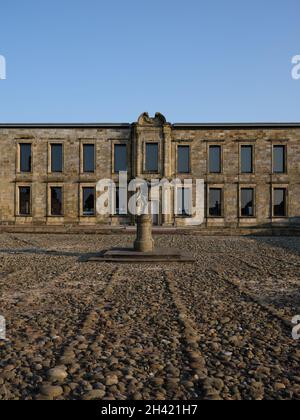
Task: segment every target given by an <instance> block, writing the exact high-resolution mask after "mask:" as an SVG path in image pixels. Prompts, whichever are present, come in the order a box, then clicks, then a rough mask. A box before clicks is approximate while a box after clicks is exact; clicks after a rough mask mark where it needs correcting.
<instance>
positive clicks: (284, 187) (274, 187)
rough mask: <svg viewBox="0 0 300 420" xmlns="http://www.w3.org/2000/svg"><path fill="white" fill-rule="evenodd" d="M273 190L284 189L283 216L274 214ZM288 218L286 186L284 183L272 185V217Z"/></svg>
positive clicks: (287, 192)
mask: <svg viewBox="0 0 300 420" xmlns="http://www.w3.org/2000/svg"><path fill="white" fill-rule="evenodd" d="M275 190H284V191H285V197H284V198H285V208H284V211H285V215H284V216H276V215H275V212H274V207H275ZM287 218H289V191H288V186H284V185H272V219H287Z"/></svg>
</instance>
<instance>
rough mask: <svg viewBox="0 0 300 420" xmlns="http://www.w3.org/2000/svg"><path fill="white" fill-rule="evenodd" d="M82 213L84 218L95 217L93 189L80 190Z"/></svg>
mask: <svg viewBox="0 0 300 420" xmlns="http://www.w3.org/2000/svg"><path fill="white" fill-rule="evenodd" d="M82 202H83V209H82V213H83V215H84V216H95V188H93V187H84V188H83V189H82Z"/></svg>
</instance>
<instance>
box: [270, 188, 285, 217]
mask: <svg viewBox="0 0 300 420" xmlns="http://www.w3.org/2000/svg"><path fill="white" fill-rule="evenodd" d="M273 199H274V208H273V215H274V217H285V216H286V189H285V188H275V189H274V198H273Z"/></svg>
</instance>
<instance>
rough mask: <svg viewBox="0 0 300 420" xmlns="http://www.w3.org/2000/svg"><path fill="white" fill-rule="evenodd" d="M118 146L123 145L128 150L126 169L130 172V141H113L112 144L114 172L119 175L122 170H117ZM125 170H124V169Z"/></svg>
mask: <svg viewBox="0 0 300 420" xmlns="http://www.w3.org/2000/svg"><path fill="white" fill-rule="evenodd" d="M117 146H122V147H124V148H125V150H126V171H127V173H128V172H129V150H128V142H125V141H121V142H113V144H112V173H113V174H115V175H118V174H119V173H120V172H122V171H116V159H115V158H116V154H115V150H116V147H117ZM123 172H124V171H123Z"/></svg>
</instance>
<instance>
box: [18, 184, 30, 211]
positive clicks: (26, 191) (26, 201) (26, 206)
mask: <svg viewBox="0 0 300 420" xmlns="http://www.w3.org/2000/svg"><path fill="white" fill-rule="evenodd" d="M30 213H31V189H30V187H19V214H20V216H29V215H30Z"/></svg>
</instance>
